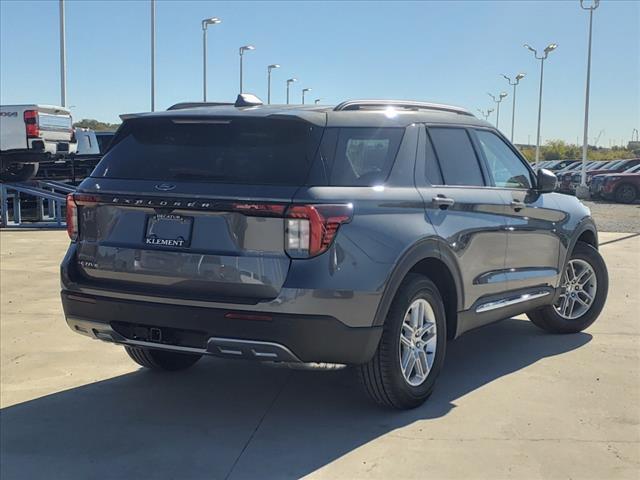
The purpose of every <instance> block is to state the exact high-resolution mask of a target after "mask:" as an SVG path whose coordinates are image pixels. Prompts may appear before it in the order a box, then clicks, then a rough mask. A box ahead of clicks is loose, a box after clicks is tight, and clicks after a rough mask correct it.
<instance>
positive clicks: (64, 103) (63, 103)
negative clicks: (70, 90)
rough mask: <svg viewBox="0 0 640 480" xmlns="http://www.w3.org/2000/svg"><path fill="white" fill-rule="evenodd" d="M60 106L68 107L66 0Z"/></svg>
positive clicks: (61, 16)
mask: <svg viewBox="0 0 640 480" xmlns="http://www.w3.org/2000/svg"><path fill="white" fill-rule="evenodd" d="M59 7H60V104H61V106H63V107H66V106H67V40H66V34H65V21H64V0H60V4H59Z"/></svg>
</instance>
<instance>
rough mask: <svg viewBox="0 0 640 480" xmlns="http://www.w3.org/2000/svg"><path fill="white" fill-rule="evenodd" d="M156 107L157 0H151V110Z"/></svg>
mask: <svg viewBox="0 0 640 480" xmlns="http://www.w3.org/2000/svg"><path fill="white" fill-rule="evenodd" d="M155 109H156V0H151V111H152V112H153V111H155Z"/></svg>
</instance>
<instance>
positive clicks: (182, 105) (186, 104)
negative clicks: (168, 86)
mask: <svg viewBox="0 0 640 480" xmlns="http://www.w3.org/2000/svg"><path fill="white" fill-rule="evenodd" d="M225 105H233V102H180V103H176V104H175V105H171V106H170V107H169V108H167V110H184V109H185V108H198V107H222V106H225Z"/></svg>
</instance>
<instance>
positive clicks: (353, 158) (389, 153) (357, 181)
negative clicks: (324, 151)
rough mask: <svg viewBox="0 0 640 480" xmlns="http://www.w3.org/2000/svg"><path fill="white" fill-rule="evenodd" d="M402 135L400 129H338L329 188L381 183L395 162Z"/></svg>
mask: <svg viewBox="0 0 640 480" xmlns="http://www.w3.org/2000/svg"><path fill="white" fill-rule="evenodd" d="M403 132H404V129H403V128H341V129H340V132H339V134H338V138H337V144H336V149H335V154H334V158H333V162H332V165H333V168H332V169H331V176H330V180H329V184H330V185H336V186H371V185H375V184H377V183H383V182H384V181H385V180H386V179H387V176H388V175H389V171H390V170H391V166H392V165H393V161H394V159H395V158H396V153H397V152H398V147H399V146H400V141H401V139H402V134H403Z"/></svg>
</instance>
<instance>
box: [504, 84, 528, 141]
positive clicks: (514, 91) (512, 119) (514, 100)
mask: <svg viewBox="0 0 640 480" xmlns="http://www.w3.org/2000/svg"><path fill="white" fill-rule="evenodd" d="M502 76H503V77H504V78H506V80H507V82H509V85H513V100H512V102H513V107H511V143H513V129H514V125H515V120H516V87H517V86H518V84H519V83H520V80H522V79H523V78H524V73H519V74H517V75H516V78H515V79H514V80H513V82H512V81H511V79H510V78H509V77H507V76H506V75H505V74H504V73H503V74H502Z"/></svg>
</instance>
